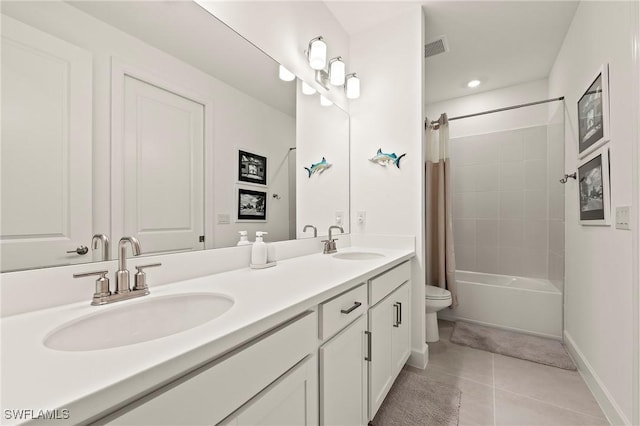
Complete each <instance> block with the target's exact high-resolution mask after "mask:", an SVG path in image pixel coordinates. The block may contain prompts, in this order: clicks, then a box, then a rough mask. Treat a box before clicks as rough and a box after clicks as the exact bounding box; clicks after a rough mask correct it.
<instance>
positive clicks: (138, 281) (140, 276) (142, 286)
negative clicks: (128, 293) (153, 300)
mask: <svg viewBox="0 0 640 426" xmlns="http://www.w3.org/2000/svg"><path fill="white" fill-rule="evenodd" d="M156 266H162V263H150V264H148V265H140V266H136V270H137V271H138V272H136V275H135V279H134V285H133V290H134V291H136V290H142V291H146V292H147V293H148V292H149V286H148V285H147V274H146V273H145V272H144V270H145V269H146V268H155V267H156Z"/></svg>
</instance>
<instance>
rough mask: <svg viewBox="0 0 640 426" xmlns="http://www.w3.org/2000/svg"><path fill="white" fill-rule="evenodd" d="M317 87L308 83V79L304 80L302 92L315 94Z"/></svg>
mask: <svg viewBox="0 0 640 426" xmlns="http://www.w3.org/2000/svg"><path fill="white" fill-rule="evenodd" d="M315 93H316V89H314V88H313V86H311V85H309V84H307V82H306V81H303V82H302V94H303V95H315Z"/></svg>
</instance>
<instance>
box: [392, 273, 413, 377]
mask: <svg viewBox="0 0 640 426" xmlns="http://www.w3.org/2000/svg"><path fill="white" fill-rule="evenodd" d="M410 291H411V286H410V284H409V283H405V284H403V285H402V286H401V287H400V288H398V289H397V290H396V291H394V292H393V293H392V294H391V302H392V307H393V309H394V315H396V316H397V319H396V320H395V322H394V324H393V327H392V330H391V331H392V332H391V358H392V360H393V361H392V368H393V375H394V377H395V376H397V375H398V374H399V373H400V370H401V369H402V367H403V366H404V364H405V362H407V359H408V358H409V355H410V354H411V310H410V306H411V303H410V300H411V298H410Z"/></svg>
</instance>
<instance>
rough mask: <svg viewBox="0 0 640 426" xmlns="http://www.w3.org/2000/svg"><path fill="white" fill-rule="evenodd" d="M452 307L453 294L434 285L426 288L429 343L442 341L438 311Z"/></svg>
mask: <svg viewBox="0 0 640 426" xmlns="http://www.w3.org/2000/svg"><path fill="white" fill-rule="evenodd" d="M450 305H451V292H450V291H449V290H445V289H444V288H440V287H436V286H434V285H428V286H426V290H425V307H426V312H427V318H426V326H427V343H431V342H437V341H438V340H440V333H439V332H438V311H440V310H442V309H444V308H446V307H447V306H450Z"/></svg>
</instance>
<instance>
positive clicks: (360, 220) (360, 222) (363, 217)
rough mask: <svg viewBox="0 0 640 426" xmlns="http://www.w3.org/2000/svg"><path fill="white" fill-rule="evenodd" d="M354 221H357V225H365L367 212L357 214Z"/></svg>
mask: <svg viewBox="0 0 640 426" xmlns="http://www.w3.org/2000/svg"><path fill="white" fill-rule="evenodd" d="M356 220H357V221H358V225H364V224H365V223H367V212H358V213H357V215H356Z"/></svg>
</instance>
